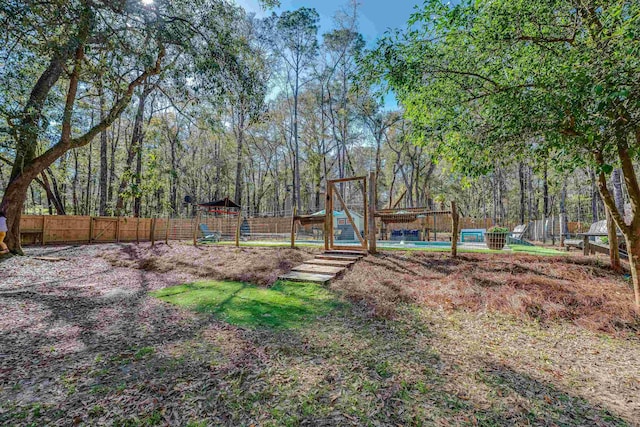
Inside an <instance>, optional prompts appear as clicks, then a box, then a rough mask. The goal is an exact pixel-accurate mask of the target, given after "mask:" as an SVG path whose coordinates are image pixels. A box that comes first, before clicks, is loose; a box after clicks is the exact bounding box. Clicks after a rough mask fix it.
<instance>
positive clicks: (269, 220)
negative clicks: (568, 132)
mask: <svg viewBox="0 0 640 427" xmlns="http://www.w3.org/2000/svg"><path fill="white" fill-rule="evenodd" d="M378 222H379V219H378ZM199 224H207V226H208V227H209V229H210V230H214V231H219V232H220V233H221V234H222V235H223V239H225V240H233V239H234V236H235V233H236V228H237V227H238V221H237V218H233V217H230V218H226V217H201V218H200V219H199V220H197V219H195V218H171V219H167V218H133V217H120V218H116V217H90V216H71V215H59V216H58V215H23V216H22V220H21V223H20V228H21V234H22V242H23V244H26V245H28V244H43V243H44V244H66V243H113V242H135V241H158V240H160V241H162V240H192V239H193V237H194V232H195V233H196V234H197V235H198V237H199V228H198V225H199ZM241 225H242V226H243V230H244V229H246V230H247V234H248V235H249V236H250V237H252V236H253V237H255V238H258V237H259V236H285V235H288V234H289V232H290V229H291V218H289V217H264V218H260V217H253V218H243V219H242V222H241ZM500 225H504V226H506V227H509V228H510V229H512V228H513V226H514V224H500ZM491 226H493V221H492V220H491V219H475V218H460V224H459V228H461V229H462V228H487V229H488V228H490V227H491ZM568 226H569V232H570V233H575V232H576V231H577V232H579V230H580V229H581V228H584V224H580V223H571V222H570V223H568ZM313 227H314V226H303V227H299V228H298V231H299V232H306V233H307V234H311V233H312V232H313V231H314V230H313ZM386 227H387V230H388V231H390V230H401V229H405V230H421V229H423V228H424V227H427V228H429V229H431V230H436V231H437V232H439V233H440V232H444V233H449V232H451V217H450V215H441V216H439V217H437V218H436V219H435V224H434V218H433V217H431V216H430V217H428V218H420V219H417V220H416V221H413V222H407V223H392V224H388V225H387V226H386ZM587 228H588V225H587ZM376 229H379V227H376ZM243 233H244V231H243ZM533 234H535V233H533Z"/></svg>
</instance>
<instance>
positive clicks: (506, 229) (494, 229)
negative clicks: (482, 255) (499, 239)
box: [488, 225, 509, 233]
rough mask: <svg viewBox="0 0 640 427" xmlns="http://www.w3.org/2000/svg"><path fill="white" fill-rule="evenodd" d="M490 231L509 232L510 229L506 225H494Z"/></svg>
mask: <svg viewBox="0 0 640 427" xmlns="http://www.w3.org/2000/svg"><path fill="white" fill-rule="evenodd" d="M488 232H489V233H508V232H509V229H508V228H506V227H500V226H498V225H494V226H493V227H491V228H490V229H489V231H488Z"/></svg>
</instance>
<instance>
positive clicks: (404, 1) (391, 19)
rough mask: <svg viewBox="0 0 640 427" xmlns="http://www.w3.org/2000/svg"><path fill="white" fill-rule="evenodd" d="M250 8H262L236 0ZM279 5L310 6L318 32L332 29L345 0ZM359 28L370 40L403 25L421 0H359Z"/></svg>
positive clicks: (288, 0)
mask: <svg viewBox="0 0 640 427" xmlns="http://www.w3.org/2000/svg"><path fill="white" fill-rule="evenodd" d="M235 1H236V3H238V4H239V5H241V6H242V7H244V8H245V9H246V10H247V11H249V12H254V13H256V14H258V15H259V16H264V15H265V14H270V13H271V12H264V11H263V10H262V9H261V8H260V6H259V5H258V1H257V0H235ZM280 3H281V7H280V8H278V9H277V10H276V12H280V11H282V10H294V9H297V8H299V7H302V6H305V7H313V8H315V9H316V10H317V11H318V13H319V14H320V19H321V22H320V25H321V29H320V31H321V33H324V32H327V31H329V30H331V28H332V27H333V16H334V15H335V13H336V11H338V10H339V9H341V8H343V7H345V6H346V5H347V4H348V3H347V0H280ZM359 3H360V7H359V15H360V16H359V18H360V19H359V30H360V32H361V33H362V34H363V36H364V37H365V39H366V40H367V43H369V44H371V43H373V42H374V41H375V39H376V38H378V37H379V36H381V35H382V34H383V33H384V32H385V31H386V30H387V29H389V28H404V27H405V25H406V22H407V20H408V19H409V16H410V15H411V13H412V12H413V10H414V6H415V5H416V4H418V5H421V4H422V0H359Z"/></svg>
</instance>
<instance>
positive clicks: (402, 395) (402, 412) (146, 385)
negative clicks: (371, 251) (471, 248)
mask: <svg viewBox="0 0 640 427" xmlns="http://www.w3.org/2000/svg"><path fill="white" fill-rule="evenodd" d="M315 251H316V250H313V249H308V248H304V249H300V250H291V249H282V248H246V247H243V248H232V247H225V246H214V245H211V246H205V247H200V248H194V247H193V246H187V245H180V244H174V245H172V246H171V247H169V246H166V245H157V246H156V247H153V248H152V247H150V246H149V245H145V244H142V245H133V244H131V245H130V244H123V245H96V246H89V247H86V246H85V247H48V248H45V249H42V248H40V249H36V248H33V249H29V253H28V256H26V257H14V258H11V259H9V260H6V261H4V262H2V264H1V266H2V270H3V275H4V278H5V280H3V282H2V284H0V307H1V310H2V312H3V313H4V315H3V316H2V317H1V318H0V348H1V350H0V424H2V425H37V426H39V425H96V424H115V425H140V426H142V425H144V426H149V425H165V424H168V423H170V424H176V425H191V426H204V425H260V426H268V425H273V426H276V425H278V426H279V425H394V426H395V425H531V424H533V425H607V426H608V425H637V423H638V420H640V398H639V397H638V396H640V393H639V391H640V358H639V357H638V355H639V354H640V337H639V333H640V318H639V317H638V316H637V315H636V314H635V312H634V311H633V306H632V291H631V289H630V286H629V283H628V280H627V279H625V276H624V275H616V274H614V273H612V272H611V271H610V270H609V269H608V268H607V264H606V261H605V259H604V258H585V257H582V256H581V255H578V254H577V253H573V254H570V255H567V254H565V253H562V254H561V255H558V254H547V255H546V256H540V255H532V254H528V253H525V254H522V253H512V254H508V255H507V254H485V253H465V254H462V255H461V256H460V257H459V258H458V259H455V260H453V259H451V258H450V257H449V255H448V254H446V253H434V252H419V251H389V252H383V253H381V254H379V255H377V256H370V257H367V258H365V259H364V260H362V261H360V262H358V263H357V264H356V265H355V266H354V267H353V268H352V269H351V270H350V271H348V272H347V273H346V274H345V275H344V276H343V277H342V278H341V279H339V280H335V281H333V282H332V283H331V284H330V285H329V286H328V287H321V286H318V285H314V284H309V283H293V282H281V281H277V276H278V275H280V274H281V273H283V272H285V271H288V270H289V269H290V268H291V267H292V266H294V265H297V264H299V263H300V262H302V261H304V260H306V259H308V258H311V257H312V256H313V253H314V252H315ZM42 256H45V257H46V258H44V259H42V258H41V259H38V258H36V257H42Z"/></svg>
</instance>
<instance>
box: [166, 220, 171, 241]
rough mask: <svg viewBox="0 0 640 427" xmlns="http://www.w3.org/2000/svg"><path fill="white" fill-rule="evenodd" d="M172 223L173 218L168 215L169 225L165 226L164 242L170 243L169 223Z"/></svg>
mask: <svg viewBox="0 0 640 427" xmlns="http://www.w3.org/2000/svg"><path fill="white" fill-rule="evenodd" d="M170 224H171V218H169V215H167V226H166V228H165V231H164V244H165V245H168V244H169V225H170Z"/></svg>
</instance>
